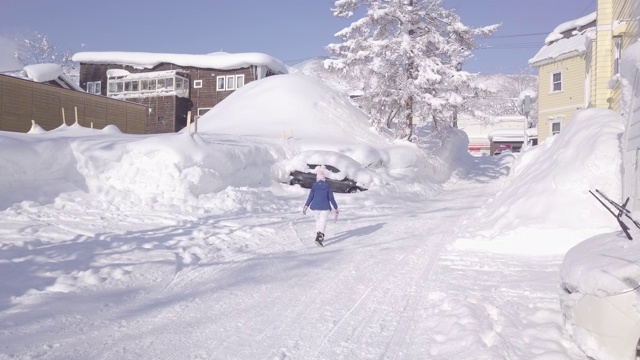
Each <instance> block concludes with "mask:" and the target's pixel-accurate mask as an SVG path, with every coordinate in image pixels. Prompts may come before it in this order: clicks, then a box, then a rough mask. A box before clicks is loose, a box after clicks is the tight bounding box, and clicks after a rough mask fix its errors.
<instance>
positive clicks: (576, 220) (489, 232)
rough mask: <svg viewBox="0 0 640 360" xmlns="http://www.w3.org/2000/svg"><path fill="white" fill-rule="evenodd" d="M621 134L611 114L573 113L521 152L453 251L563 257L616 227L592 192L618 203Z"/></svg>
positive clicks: (618, 119)
mask: <svg viewBox="0 0 640 360" xmlns="http://www.w3.org/2000/svg"><path fill="white" fill-rule="evenodd" d="M623 131H624V121H623V118H622V117H621V116H620V115H618V114H616V113H615V112H613V111H611V110H606V109H588V110H584V111H580V112H578V113H576V115H575V116H574V117H573V118H572V119H571V120H570V121H569V122H568V123H567V125H566V126H565V127H564V128H563V131H562V132H561V133H560V134H558V135H557V136H555V137H552V138H550V139H548V140H546V141H545V142H543V143H542V144H540V145H538V146H536V147H533V148H530V149H528V150H527V151H525V152H523V153H522V154H521V155H519V157H518V158H517V160H516V161H515V162H514V164H513V168H512V169H511V173H510V176H509V178H507V179H505V184H504V189H503V190H502V191H501V192H499V193H498V194H497V195H496V197H495V198H494V199H493V200H492V201H491V202H490V203H488V204H486V205H485V206H484V207H483V208H482V209H480V211H479V212H478V216H477V218H476V219H474V220H475V221H477V223H476V224H473V225H472V226H471V227H470V229H469V230H468V234H467V235H466V237H468V238H467V239H462V240H460V241H458V246H460V247H473V248H478V249H486V250H488V251H498V252H515V253H521V252H524V253H557V252H561V253H563V252H564V251H566V250H568V249H569V248H570V247H571V246H573V245H575V244H576V243H577V242H579V241H581V240H584V239H585V238H588V237H590V236H593V235H595V234H599V233H603V232H610V231H613V230H615V229H617V228H618V225H617V222H616V221H615V219H614V218H613V217H612V216H611V214H609V213H608V212H607V211H606V209H604V208H603V207H602V206H601V205H600V204H599V203H598V202H597V201H596V200H595V199H594V198H593V196H592V195H591V194H590V193H589V190H594V189H599V190H601V191H603V192H604V193H605V194H607V195H608V196H609V197H610V198H612V199H619V198H620V196H621V189H622V186H621V185H622V184H621V176H622V175H621V162H622V160H621V156H622V155H621V134H622V132H623ZM507 157H508V158H511V159H513V158H512V157H511V155H507V156H505V159H507ZM567 229H571V230H570V231H569V230H567ZM524 234H526V236H525V235H524Z"/></svg>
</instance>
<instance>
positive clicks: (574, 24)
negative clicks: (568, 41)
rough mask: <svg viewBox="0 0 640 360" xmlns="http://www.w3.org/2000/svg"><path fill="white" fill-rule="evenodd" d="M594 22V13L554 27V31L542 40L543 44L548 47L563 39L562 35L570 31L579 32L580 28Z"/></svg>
mask: <svg viewBox="0 0 640 360" xmlns="http://www.w3.org/2000/svg"><path fill="white" fill-rule="evenodd" d="M594 21H596V12H595V11H594V12H592V13H591V14H589V15H585V16H583V17H581V18H578V19H575V20H571V21H567V22H563V23H562V24H560V25H558V26H556V28H555V29H553V31H552V32H551V34H549V35H548V36H547V38H546V39H544V43H545V44H547V45H549V44H550V43H552V42H554V41H556V40H560V39H562V38H563V37H564V35H563V33H565V32H567V31H571V30H580V28H582V27H585V26H587V25H589V24H590V23H592V22H594Z"/></svg>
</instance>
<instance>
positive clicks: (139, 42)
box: [0, 0, 596, 74]
mask: <svg viewBox="0 0 640 360" xmlns="http://www.w3.org/2000/svg"><path fill="white" fill-rule="evenodd" d="M0 3H1V4H0V52H5V53H6V52H7V45H6V44H7V41H6V40H7V39H16V38H20V37H24V34H28V33H30V32H33V31H38V32H39V33H40V34H44V35H48V37H49V38H50V39H51V40H52V42H53V43H54V44H55V45H56V46H57V47H58V48H59V49H61V50H69V51H71V52H78V51H146V52H168V53H185V54H203V53H209V52H214V51H220V50H222V51H226V52H232V53H238V52H262V53H266V54H269V55H271V56H274V57H276V58H278V59H280V60H282V61H283V62H285V63H286V64H287V65H295V64H296V63H298V62H301V61H304V60H305V59H308V58H313V57H318V56H327V55H329V54H328V53H327V52H326V51H325V50H324V47H325V46H326V45H328V44H329V43H334V42H338V41H339V39H337V38H335V37H334V36H333V35H334V34H335V33H336V32H338V31H339V30H341V29H343V28H344V27H346V26H348V25H349V24H350V23H351V22H352V21H353V20H355V19H349V20H344V19H339V18H336V17H334V16H333V15H332V13H331V11H330V8H331V7H332V6H333V3H334V2H333V1H332V0H183V1H180V2H177V1H168V0H154V1H138V0H129V1H123V0H110V1H95V0H0ZM444 6H445V7H446V8H454V9H456V10H457V13H458V14H459V15H460V17H461V19H462V22H463V23H465V24H466V25H470V26H476V27H477V26H483V25H490V24H495V23H501V24H502V27H501V28H500V30H499V31H498V32H497V33H496V34H495V37H494V38H493V39H484V40H481V41H479V42H480V43H482V44H488V45H492V46H493V48H491V49H483V50H477V51H476V52H475V57H476V58H475V59H474V60H471V61H469V62H468V63H467V64H465V70H468V71H472V72H480V73H483V74H493V73H519V72H522V71H523V70H525V69H527V67H528V66H527V61H528V59H529V58H531V57H533V55H535V53H536V52H537V51H538V49H539V48H540V47H541V46H542V44H543V40H544V38H545V37H546V35H547V34H548V33H550V32H551V31H552V30H553V29H554V28H555V27H556V26H557V25H558V24H560V23H562V22H565V21H568V20H572V19H576V18H578V17H581V16H583V15H586V14H588V13H590V12H593V11H595V8H596V0H561V1H559V0H535V1H524V0H444ZM523 34H525V35H526V34H539V35H535V36H520V35H523ZM82 44H84V45H85V46H84V47H82ZM5 55H6V54H5ZM1 59H2V55H1V54H0V61H1Z"/></svg>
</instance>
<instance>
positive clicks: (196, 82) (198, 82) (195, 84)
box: [193, 79, 202, 89]
mask: <svg viewBox="0 0 640 360" xmlns="http://www.w3.org/2000/svg"><path fill="white" fill-rule="evenodd" d="M193 88H194V89H200V88H202V79H200V80H193Z"/></svg>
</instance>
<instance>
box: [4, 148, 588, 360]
mask: <svg viewBox="0 0 640 360" xmlns="http://www.w3.org/2000/svg"><path fill="white" fill-rule="evenodd" d="M481 161H483V162H485V163H483V164H480V162H481ZM491 161H493V162H494V163H493V164H491V163H487V162H491ZM476 165H477V167H476V168H475V169H476V171H475V172H474V174H473V177H470V178H469V179H462V180H459V181H457V182H455V183H451V184H449V185H448V186H447V187H446V188H445V189H444V190H443V191H442V192H441V193H440V194H439V195H437V196H435V197H434V198H433V199H432V200H430V201H424V200H416V201H407V199H402V200H398V201H395V202H394V201H390V202H389V203H387V204H386V205H384V206H381V204H376V205H375V206H364V207H361V206H356V205H355V204H356V202H358V201H364V199H366V197H367V193H366V192H364V193H360V194H355V195H352V194H344V195H343V194H339V195H338V197H337V201H338V202H339V203H340V202H342V203H344V204H345V205H344V206H342V207H341V209H342V212H341V218H340V219H339V220H338V221H337V223H335V224H334V223H331V224H330V225H329V229H328V231H327V241H326V246H325V247H324V248H318V247H316V245H315V244H314V243H313V233H314V230H313V220H312V217H311V216H309V215H307V216H306V217H304V216H302V214H301V213H300V210H301V208H302V203H303V202H304V199H305V198H306V194H307V191H306V190H304V189H300V188H298V187H289V186H288V185H282V195H281V196H280V200H281V201H282V204H283V205H285V204H288V205H287V206H289V207H290V209H289V210H284V209H286V208H287V206H282V207H277V208H275V210H274V211H271V212H263V213H260V214H255V215H251V216H242V215H239V216H225V215H208V214H206V213H203V212H202V209H193V210H192V211H190V212H186V209H185V208H180V209H179V210H180V211H179V212H176V213H172V212H154V213H137V214H134V213H116V212H111V211H109V210H108V209H87V208H82V207H78V206H74V199H73V198H72V197H69V198H66V199H64V200H59V201H56V203H55V204H51V205H45V206H42V207H40V206H35V207H34V208H29V207H25V206H14V207H13V208H11V209H8V210H7V211H5V212H3V213H1V218H0V222H1V225H2V226H0V228H2V229H3V230H2V231H3V233H4V234H3V237H5V238H6V237H7V236H12V237H15V239H13V244H12V245H11V244H3V245H1V246H0V249H1V252H0V254H1V258H0V272H1V273H2V274H3V277H2V279H1V281H2V287H3V288H4V289H6V288H7V286H8V288H9V289H10V290H9V291H8V292H7V291H6V290H5V291H3V293H2V298H0V324H1V326H0V339H2V341H1V342H0V354H2V355H1V356H0V358H5V359H10V358H11V359H13V358H20V359H31V358H38V359H285V358H291V359H372V358H379V359H418V358H420V359H453V358H456V359H534V358H536V359H585V358H586V357H585V356H584V355H583V354H582V353H581V352H580V351H579V350H578V349H577V348H576V347H575V345H573V343H572V341H571V340H570V339H569V338H568V336H567V335H566V333H563V329H562V315H561V313H560V309H559V303H558V291H559V288H558V286H559V283H558V267H559V264H560V262H561V260H562V256H540V257H535V256H534V257H531V256H528V257H524V256H516V255H499V254H495V253H485V252H478V251H465V250H459V249H456V248H455V247H452V246H450V245H452V244H453V242H454V241H455V240H456V239H457V238H458V237H459V236H460V234H461V233H464V231H465V226H466V225H465V220H466V219H468V218H469V217H470V216H472V215H473V214H474V212H477V210H478V209H479V208H480V206H481V205H482V204H484V203H485V202H487V201H488V199H489V198H491V197H493V196H495V194H496V192H497V191H498V189H499V184H500V183H501V181H502V178H501V175H505V174H504V173H502V174H501V173H500V170H499V168H498V167H497V166H496V159H495V158H490V159H488V158H483V159H477V160H476ZM479 165H483V166H482V167H481V166H479ZM479 171H482V172H481V173H479ZM247 191H249V190H247ZM238 196H240V192H239V193H238ZM353 199H355V200H353ZM62 214H64V216H59V215H62ZM97 223H99V224H100V227H101V229H99V230H98V229H96V226H95V224H97ZM36 234H37V236H34V235H36ZM34 237H37V238H38V239H40V240H38V241H26V239H29V238H34ZM17 238H23V239H25V241H23V242H21V241H18V240H19V239H17ZM5 274H8V275H9V277H7V276H6V275H5ZM45 274H48V275H50V276H51V277H46V276H45ZM61 274H64V276H63V278H64V279H66V281H64V279H63V280H62V281H61V279H60V278H58V279H57V280H56V279H55V278H56V276H59V275H61Z"/></svg>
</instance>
